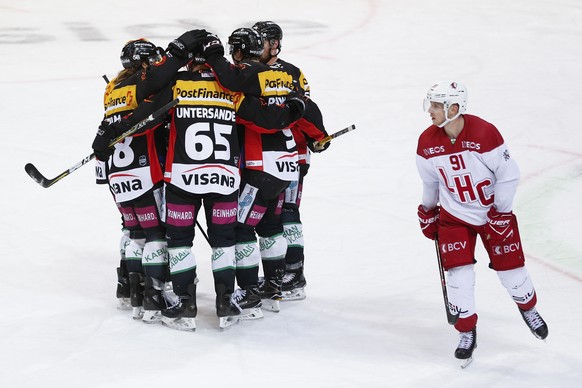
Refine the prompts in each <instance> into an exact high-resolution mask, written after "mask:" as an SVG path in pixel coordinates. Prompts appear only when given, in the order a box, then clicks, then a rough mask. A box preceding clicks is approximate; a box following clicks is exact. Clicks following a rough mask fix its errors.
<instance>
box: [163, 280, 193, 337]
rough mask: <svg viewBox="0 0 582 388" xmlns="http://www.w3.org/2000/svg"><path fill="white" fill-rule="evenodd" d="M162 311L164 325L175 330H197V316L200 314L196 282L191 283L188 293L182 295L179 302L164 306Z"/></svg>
mask: <svg viewBox="0 0 582 388" xmlns="http://www.w3.org/2000/svg"><path fill="white" fill-rule="evenodd" d="M161 312H162V325H164V326H166V327H169V328H170V329H175V330H182V331H195V330H196V320H195V318H196V315H197V314H198V307H197V306H196V284H190V285H189V286H188V294H187V295H181V296H180V298H179V302H178V303H177V304H175V305H172V306H170V307H167V308H164V309H162V310H161Z"/></svg>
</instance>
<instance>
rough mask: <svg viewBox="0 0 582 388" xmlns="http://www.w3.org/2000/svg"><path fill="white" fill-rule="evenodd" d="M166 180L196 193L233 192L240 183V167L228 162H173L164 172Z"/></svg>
mask: <svg viewBox="0 0 582 388" xmlns="http://www.w3.org/2000/svg"><path fill="white" fill-rule="evenodd" d="M164 179H165V181H166V182H168V183H170V184H172V185H174V186H176V187H179V188H181V189H182V190H185V191H188V192H190V193H194V194H207V193H218V194H225V195H226V194H231V193H233V192H234V191H235V190H237V189H238V187H239V185H240V174H239V171H238V168H237V167H235V166H229V165H226V164H201V165H192V164H180V163H173V164H172V171H171V172H168V171H167V172H166V173H165V174H164Z"/></svg>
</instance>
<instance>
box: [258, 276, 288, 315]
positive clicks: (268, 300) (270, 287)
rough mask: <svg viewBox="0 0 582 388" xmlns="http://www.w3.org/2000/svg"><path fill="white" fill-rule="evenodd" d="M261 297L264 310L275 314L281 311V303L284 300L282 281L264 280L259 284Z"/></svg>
mask: <svg viewBox="0 0 582 388" xmlns="http://www.w3.org/2000/svg"><path fill="white" fill-rule="evenodd" d="M259 295H260V297H261V302H262V303H263V305H262V308H263V309H265V310H268V311H272V312H274V313H278V312H279V311H281V306H280V304H279V301H280V300H281V299H282V297H283V295H282V291H281V281H279V280H278V279H264V280H263V281H262V282H260V284H259Z"/></svg>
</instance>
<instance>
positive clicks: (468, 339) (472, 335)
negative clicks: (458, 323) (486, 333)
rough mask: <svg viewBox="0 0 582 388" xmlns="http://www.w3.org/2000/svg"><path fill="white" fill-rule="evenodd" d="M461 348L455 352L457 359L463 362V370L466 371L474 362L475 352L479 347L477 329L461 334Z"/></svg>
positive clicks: (458, 347)
mask: <svg viewBox="0 0 582 388" xmlns="http://www.w3.org/2000/svg"><path fill="white" fill-rule="evenodd" d="M459 337H460V338H459V346H457V349H456V350H455V358H457V359H459V360H461V368H463V369H465V368H466V367H468V366H469V364H470V363H471V362H473V350H475V348H476V347H477V328H474V329H473V330H471V331H467V332H463V333H459Z"/></svg>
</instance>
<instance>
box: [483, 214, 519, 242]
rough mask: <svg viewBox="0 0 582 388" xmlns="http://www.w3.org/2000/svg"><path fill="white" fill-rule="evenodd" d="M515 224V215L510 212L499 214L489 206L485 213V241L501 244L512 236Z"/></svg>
mask: <svg viewBox="0 0 582 388" xmlns="http://www.w3.org/2000/svg"><path fill="white" fill-rule="evenodd" d="M515 222H516V220H515V215H514V214H513V213H512V212H509V213H501V212H498V211H497V209H495V206H491V208H490V209H489V211H488V212H487V223H486V224H485V234H486V235H487V240H493V241H499V242H502V241H505V240H506V239H507V238H508V237H511V236H513V233H514V228H515Z"/></svg>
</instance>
